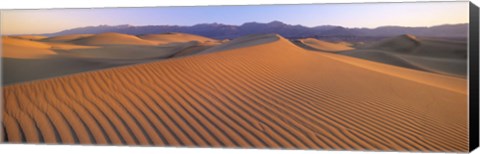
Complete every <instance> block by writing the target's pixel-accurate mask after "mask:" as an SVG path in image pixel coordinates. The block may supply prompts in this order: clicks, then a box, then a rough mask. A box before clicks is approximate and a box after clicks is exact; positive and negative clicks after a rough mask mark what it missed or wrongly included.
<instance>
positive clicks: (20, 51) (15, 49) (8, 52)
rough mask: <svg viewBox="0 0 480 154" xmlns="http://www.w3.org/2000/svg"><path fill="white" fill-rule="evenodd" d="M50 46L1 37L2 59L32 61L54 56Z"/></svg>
mask: <svg viewBox="0 0 480 154" xmlns="http://www.w3.org/2000/svg"><path fill="white" fill-rule="evenodd" d="M49 48H50V45H48V44H45V43H39V42H34V41H29V40H23V39H18V38H13V37H6V36H4V37H2V57H6V58H19V59H32V58H41V57H47V56H50V55H55V54H56V53H55V52H53V51H51V50H49Z"/></svg>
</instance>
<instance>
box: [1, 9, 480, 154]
mask: <svg viewBox="0 0 480 154" xmlns="http://www.w3.org/2000/svg"><path fill="white" fill-rule="evenodd" d="M412 1H427V0H381V1H380V0H228V1H225V0H224V1H222V0H202V1H198V0H163V1H162V0H138V1H135V0H1V1H0V9H40V8H98V7H142V6H143V7H147V6H201V5H246V4H298V3H351V2H412ZM435 1H445V0H435ZM472 1H473V2H474V3H475V4H477V6H479V5H480V0H472ZM7 153H15V154H21V153H49V154H56V153H59V154H60V153H61V154H64V153H68V154H70V153H72V154H76V153H78V154H91V153H102V154H110V153H114V154H124V153H125V154H126V153H138V154H149V153H176V154H182V153H200V154H203V153H208V154H219V153H229V154H245V153H248V154H300V153H301V154H311V153H320V154H322V153H337V154H344V153H399V152H352V151H313V150H307V151H305V150H259V149H242V150H240V149H211V148H165V147H163V148H160V147H126V146H122V147H117V146H76V145H75V146H72V145H48V146H45V145H21V144H17V145H12V144H1V145H0V154H7ZM474 154H480V150H478V149H477V150H476V151H475V152H474Z"/></svg>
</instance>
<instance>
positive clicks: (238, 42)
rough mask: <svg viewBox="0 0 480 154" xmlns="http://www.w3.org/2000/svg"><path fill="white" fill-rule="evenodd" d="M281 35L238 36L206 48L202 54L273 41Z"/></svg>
mask: <svg viewBox="0 0 480 154" xmlns="http://www.w3.org/2000/svg"><path fill="white" fill-rule="evenodd" d="M279 37H281V36H279V35H278V34H252V35H246V36H242V37H239V38H236V39H234V40H232V41H225V43H223V44H221V45H218V46H215V47H212V48H209V49H206V50H204V51H202V52H201V53H202V54H205V53H213V52H218V51H225V50H232V49H236V48H243V47H248V46H255V45H260V44H265V43H271V42H274V41H276V40H278V38H279Z"/></svg>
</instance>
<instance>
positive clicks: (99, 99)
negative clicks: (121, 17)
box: [3, 35, 468, 152]
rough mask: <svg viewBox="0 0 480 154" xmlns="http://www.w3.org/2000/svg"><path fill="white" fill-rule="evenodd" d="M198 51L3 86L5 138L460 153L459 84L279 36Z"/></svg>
mask: <svg viewBox="0 0 480 154" xmlns="http://www.w3.org/2000/svg"><path fill="white" fill-rule="evenodd" d="M233 43H238V44H233ZM213 48H215V49H213ZM221 49H225V50H221ZM207 51H209V52H208V54H199V55H194V56H189V57H183V58H177V59H171V60H164V61H160V62H152V63H146V64H138V65H133V66H128V67H121V68H112V69H108V70H101V71H94V72H86V73H80V74H75V75H70V76H64V77H58V78H51V79H48V80H41V81H34V82H31V83H23V84H16V85H11V86H5V87H3V89H4V93H3V94H4V100H5V105H4V107H5V112H4V113H3V118H4V121H3V124H4V129H5V132H6V134H7V136H6V138H5V140H6V141H8V142H10V143H19V142H28V143H49V144H55V143H65V144H73V143H80V144H100V145H102V144H115V145H124V144H127V145H160V146H189V147H243V148H251V147H255V148H287V149H335V150H353V149H355V150H399V151H457V152H459V151H461V152H466V151H467V150H468V134H467V115H466V113H467V111H466V110H467V103H466V102H467V96H466V94H465V90H466V80H465V79H460V78H453V77H448V76H444V75H439V74H432V73H428V72H422V71H416V70H410V69H404V68H401V67H395V66H390V65H385V64H382V63H376V62H370V61H366V60H361V59H357V58H352V57H347V56H343V55H337V54H330V53H321V52H311V51H307V50H304V49H302V48H299V47H297V46H296V45H294V44H292V43H290V42H289V41H288V40H286V39H284V38H282V37H280V36H278V35H257V36H248V37H244V38H240V39H239V40H232V41H230V42H229V43H226V44H224V45H220V46H218V47H212V48H211V50H210V49H207ZM219 51H221V52H219ZM333 66H334V67H333Z"/></svg>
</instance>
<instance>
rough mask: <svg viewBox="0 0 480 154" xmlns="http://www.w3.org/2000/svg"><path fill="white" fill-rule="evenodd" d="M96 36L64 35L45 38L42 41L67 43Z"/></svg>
mask: <svg viewBox="0 0 480 154" xmlns="http://www.w3.org/2000/svg"><path fill="white" fill-rule="evenodd" d="M93 35H94V34H71V35H62V36H53V37H49V38H45V39H43V40H42V41H46V42H67V41H73V40H76V39H81V38H85V37H89V36H93Z"/></svg>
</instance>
